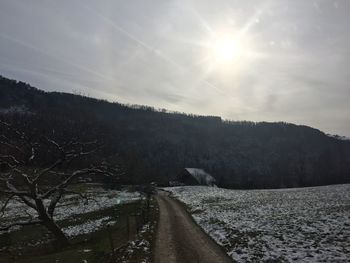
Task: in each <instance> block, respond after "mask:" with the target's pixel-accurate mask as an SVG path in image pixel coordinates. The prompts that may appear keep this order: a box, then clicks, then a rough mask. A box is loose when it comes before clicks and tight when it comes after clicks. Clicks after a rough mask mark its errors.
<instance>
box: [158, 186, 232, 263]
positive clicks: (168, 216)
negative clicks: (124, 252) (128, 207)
mask: <svg viewBox="0 0 350 263" xmlns="http://www.w3.org/2000/svg"><path fill="white" fill-rule="evenodd" d="M156 198H157V201H158V204H159V209H160V219H159V224H158V232H157V240H156V249H155V263H190V262H191V263H196V262H200V263H221V262H223V263H226V262H227V263H229V262H232V260H231V259H230V258H229V257H228V256H227V255H226V253H225V252H224V251H223V250H222V248H221V247H219V246H218V245H217V244H216V243H215V242H214V241H213V240H212V239H210V238H209V237H208V236H207V235H206V234H205V233H204V232H203V230H202V229H201V228H200V227H199V226H198V225H196V224H195V223H194V222H193V220H192V218H191V216H190V215H189V214H188V213H187V211H186V210H185V209H184V207H183V206H182V205H181V204H180V203H179V202H178V201H175V200H174V199H172V198H170V197H169V196H168V195H167V193H165V192H162V191H160V193H159V194H158V195H157V197H156Z"/></svg>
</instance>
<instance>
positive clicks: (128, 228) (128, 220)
mask: <svg viewBox="0 0 350 263" xmlns="http://www.w3.org/2000/svg"><path fill="white" fill-rule="evenodd" d="M126 229H127V232H128V241H129V240H130V218H129V216H127V217H126Z"/></svg>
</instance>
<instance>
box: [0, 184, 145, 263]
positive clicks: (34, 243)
mask: <svg viewBox="0 0 350 263" xmlns="http://www.w3.org/2000/svg"><path fill="white" fill-rule="evenodd" d="M80 191H83V192H85V194H87V195H88V196H89V197H90V198H89V201H88V203H86V201H85V200H82V199H79V198H77V196H74V195H70V196H66V197H65V198H64V199H63V200H62V202H60V204H59V206H58V207H57V211H56V218H57V221H58V224H59V225H60V226H61V227H62V229H63V231H64V232H65V233H66V235H68V236H69V237H70V240H71V241H72V244H73V245H72V246H71V247H69V248H67V249H65V250H60V251H57V250H56V249H55V245H54V242H53V237H52V236H50V234H49V233H48V232H47V230H46V229H45V228H43V227H41V226H28V227H23V228H17V229H14V230H12V231H10V232H5V233H4V232H3V233H0V258H1V262H14V261H16V262H23V263H25V262H28V263H29V262H39V263H40V262H68V263H69V262H74V263H76V262H84V260H85V261H86V262H106V259H108V258H109V257H110V252H111V244H110V237H109V233H111V237H112V240H113V245H114V247H115V248H117V247H120V246H122V245H124V244H126V243H127V242H128V240H129V237H130V236H131V235H135V234H136V222H135V220H133V218H134V217H133V216H134V215H135V214H136V213H138V212H139V211H140V206H141V202H140V196H139V194H138V193H135V192H125V191H114V190H113V191H112V190H111V191H106V190H103V189H102V188H98V187H91V188H88V189H84V190H82V189H80ZM0 202H1V201H0ZM27 214H34V211H32V210H31V209H29V208H27V207H26V206H24V205H23V204H21V203H20V202H12V203H11V204H10V205H9V207H8V209H7V210H6V211H5V216H3V217H2V218H1V219H0V223H2V224H5V223H7V222H11V221H15V220H20V219H21V218H23V217H26V216H27ZM130 218H131V219H130ZM127 221H129V222H127ZM127 225H129V226H130V227H129V231H128V230H127V227H126V226H127Z"/></svg>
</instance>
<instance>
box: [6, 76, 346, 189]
mask: <svg viewBox="0 0 350 263" xmlns="http://www.w3.org/2000/svg"><path fill="white" fill-rule="evenodd" d="M0 112H1V114H0V117H1V119H3V120H6V121H7V122H10V123H13V124H14V125H16V126H18V127H20V128H21V129H22V130H25V131H26V132H28V133H30V134H31V136H34V137H35V136H37V137H40V136H48V137H52V138H54V139H55V140H58V141H65V140H69V138H75V139H78V140H82V141H91V140H98V141H100V142H101V143H103V145H104V147H103V148H102V149H101V151H99V152H97V153H96V154H95V155H94V156H93V158H94V159H95V160H106V161H108V162H111V163H116V164H118V165H119V166H121V167H122V169H123V171H124V172H123V177H122V178H121V180H122V183H146V182H151V181H156V182H159V183H166V182H168V181H169V180H171V179H172V178H174V177H175V176H176V174H177V173H178V172H180V171H181V170H182V169H183V168H184V167H201V168H204V169H206V170H207V171H209V172H210V173H211V174H212V175H213V176H214V177H215V178H216V179H217V181H218V183H219V185H220V186H223V187H228V188H277V187H297V186H313V185H324V184H334V183H349V182H350V142H349V141H343V140H339V139H336V138H332V137H329V136H327V135H326V134H324V133H323V132H321V131H319V130H316V129H313V128H310V127H307V126H297V125H294V124H288V123H267V122H260V123H254V122H235V121H222V120H221V118H219V117H214V116H196V115H186V114H182V113H176V112H172V113H169V112H166V111H165V110H155V109H153V108H151V107H146V106H128V105H122V104H119V103H109V102H107V101H103V100H97V99H92V98H88V97H84V96H79V95H73V94H66V93H58V92H44V91H41V90H38V89H36V88H33V87H31V86H29V85H28V84H25V83H23V82H17V81H14V80H9V79H6V78H2V77H1V78H0ZM45 158H49V157H45V156H43V162H48V161H50V160H46V159H45ZM90 158H92V157H90ZM89 161H91V162H92V161H94V160H89Z"/></svg>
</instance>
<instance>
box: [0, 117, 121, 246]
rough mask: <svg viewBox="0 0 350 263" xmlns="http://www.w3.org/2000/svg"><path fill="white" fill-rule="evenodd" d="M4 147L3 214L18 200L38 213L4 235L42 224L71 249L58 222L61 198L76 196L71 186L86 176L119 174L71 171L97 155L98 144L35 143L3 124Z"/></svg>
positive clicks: (0, 159)
mask: <svg viewBox="0 0 350 263" xmlns="http://www.w3.org/2000/svg"><path fill="white" fill-rule="evenodd" d="M0 147H1V148H0V149H1V151H0V180H1V181H0V190H1V191H3V193H5V194H6V195H7V199H6V201H5V202H4V203H3V205H2V207H0V212H1V213H2V214H3V213H4V211H5V209H6V207H7V206H8V204H9V203H10V201H11V200H14V199H16V200H19V201H20V202H22V203H24V204H25V205H27V206H28V207H30V208H32V209H34V210H35V211H36V213H35V214H36V216H35V217H32V216H30V215H29V216H28V218H27V219H26V220H24V221H18V222H13V223H11V224H8V225H6V226H0V231H6V230H9V229H10V228H12V227H14V226H28V225H38V224H40V225H43V226H45V227H46V228H47V229H48V230H49V231H50V232H51V233H52V234H53V235H54V236H55V238H56V240H57V241H58V242H59V244H60V245H61V246H66V245H69V240H68V238H67V237H66V235H65V234H64V233H63V231H62V230H61V228H60V227H59V226H58V225H57V224H56V222H55V219H54V218H55V217H54V214H55V209H56V206H57V204H58V203H59V201H60V200H61V198H62V197H63V196H64V195H65V194H67V193H70V194H71V193H73V192H72V191H70V190H69V189H68V186H70V185H71V184H72V183H73V182H76V181H77V179H79V178H81V177H83V176H94V175H103V176H115V175H116V174H115V173H117V170H116V169H108V168H107V167H106V165H99V166H89V167H88V168H83V169H75V170H72V169H71V168H70V169H69V168H68V167H70V164H71V163H72V162H73V161H76V160H81V158H82V157H84V156H88V155H91V154H93V153H94V152H96V150H97V149H98V148H99V147H98V146H97V143H96V142H86V143H81V142H77V141H75V140H72V141H69V142H67V143H64V144H59V143H58V142H56V141H54V140H52V139H49V138H47V137H44V136H43V137H42V138H40V140H33V139H32V138H29V137H28V136H27V135H26V134H25V133H24V132H22V131H20V130H19V129H17V128H15V127H14V126H13V125H10V124H9V123H6V122H3V121H0ZM47 154H49V155H52V156H49V157H50V158H48V159H51V161H50V162H49V164H47V165H43V164H42V163H43V162H42V161H38V159H40V158H41V157H43V156H45V155H47ZM40 156H41V157H40ZM46 158H47V156H46ZM76 194H79V193H76ZM80 195H81V194H80ZM0 216H1V215H0Z"/></svg>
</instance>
